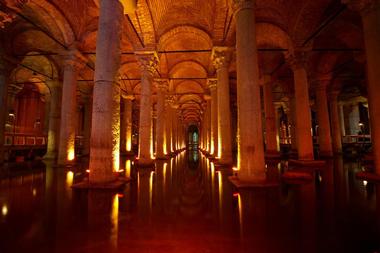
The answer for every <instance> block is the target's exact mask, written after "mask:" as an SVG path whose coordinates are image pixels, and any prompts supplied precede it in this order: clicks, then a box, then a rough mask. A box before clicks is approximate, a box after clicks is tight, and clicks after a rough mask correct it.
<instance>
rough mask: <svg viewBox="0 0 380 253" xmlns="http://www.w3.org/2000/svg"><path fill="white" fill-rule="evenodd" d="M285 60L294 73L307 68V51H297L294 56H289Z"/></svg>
mask: <svg viewBox="0 0 380 253" xmlns="http://www.w3.org/2000/svg"><path fill="white" fill-rule="evenodd" d="M285 58H286V62H287V63H288V64H289V66H290V68H291V69H292V70H293V71H295V70H298V69H303V68H305V65H306V61H307V56H306V51H303V50H302V51H296V52H294V53H292V54H287V55H286V57H285Z"/></svg>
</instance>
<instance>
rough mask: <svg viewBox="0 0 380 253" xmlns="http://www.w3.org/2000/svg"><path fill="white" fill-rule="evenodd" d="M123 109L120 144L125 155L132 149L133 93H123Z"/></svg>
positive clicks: (129, 153) (130, 152)
mask: <svg viewBox="0 0 380 253" xmlns="http://www.w3.org/2000/svg"><path fill="white" fill-rule="evenodd" d="M122 97H123V99H124V111H123V119H122V126H123V127H122V129H123V130H122V132H121V135H122V136H121V139H122V141H121V145H122V151H123V152H124V153H126V154H127V155H131V154H132V153H133V151H132V123H133V121H132V103H133V100H134V99H135V96H133V95H124V96H122Z"/></svg>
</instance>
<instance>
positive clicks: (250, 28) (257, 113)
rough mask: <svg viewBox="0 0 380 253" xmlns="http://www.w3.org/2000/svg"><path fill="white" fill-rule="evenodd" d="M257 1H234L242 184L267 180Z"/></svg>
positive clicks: (240, 176) (239, 155)
mask: <svg viewBox="0 0 380 253" xmlns="http://www.w3.org/2000/svg"><path fill="white" fill-rule="evenodd" d="M254 8H255V1H254V0H251V1H249V0H236V1H234V12H235V19H236V66H237V107H238V126H237V128H238V134H237V135H238V136H237V137H238V169H239V179H240V180H242V181H250V182H262V181H265V180H266V174H265V161H264V144H263V131H262V119H261V97H260V86H259V65H258V57H257V45H256V26H255V10H254Z"/></svg>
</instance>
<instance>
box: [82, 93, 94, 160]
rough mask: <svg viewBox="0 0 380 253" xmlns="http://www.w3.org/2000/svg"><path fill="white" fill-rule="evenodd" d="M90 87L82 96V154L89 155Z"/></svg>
mask: <svg viewBox="0 0 380 253" xmlns="http://www.w3.org/2000/svg"><path fill="white" fill-rule="evenodd" d="M92 93H93V92H92V88H91V89H88V94H86V97H85V98H84V122H83V125H84V133H83V138H84V139H83V155H90V147H91V121H92V119H91V117H92Z"/></svg>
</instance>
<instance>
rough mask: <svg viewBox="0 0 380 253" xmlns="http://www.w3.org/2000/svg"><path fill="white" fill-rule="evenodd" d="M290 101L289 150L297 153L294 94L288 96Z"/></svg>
mask: <svg viewBox="0 0 380 253" xmlns="http://www.w3.org/2000/svg"><path fill="white" fill-rule="evenodd" d="M289 100H290V101H289V103H290V117H289V119H290V135H291V138H292V139H291V142H292V143H291V151H292V153H297V134H296V128H297V126H296V98H295V97H294V94H291V95H290V97H289Z"/></svg>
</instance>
